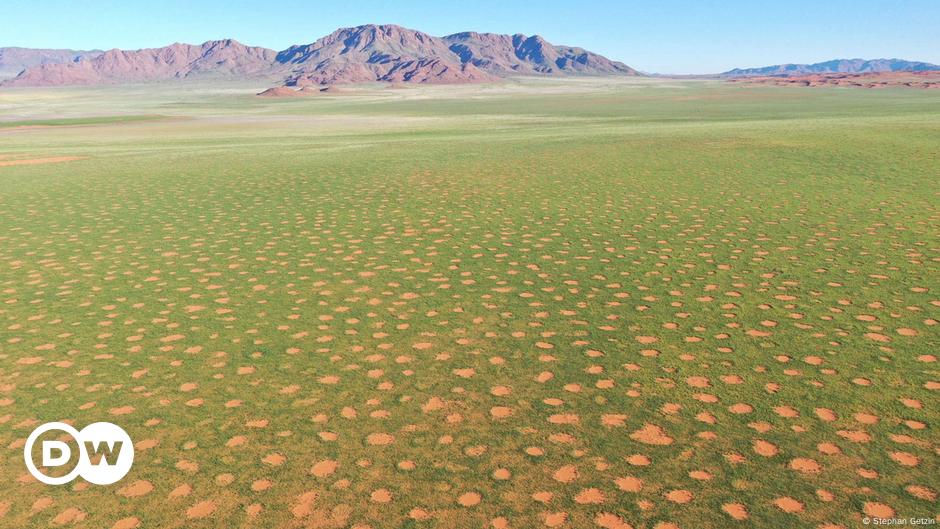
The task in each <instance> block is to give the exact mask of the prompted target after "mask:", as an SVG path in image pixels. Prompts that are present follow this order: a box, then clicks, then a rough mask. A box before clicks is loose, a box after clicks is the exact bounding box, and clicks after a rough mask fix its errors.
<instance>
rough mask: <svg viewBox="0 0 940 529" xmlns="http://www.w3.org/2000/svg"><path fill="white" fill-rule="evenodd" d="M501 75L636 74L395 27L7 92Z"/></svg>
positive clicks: (101, 72)
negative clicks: (232, 80) (201, 81)
mask: <svg viewBox="0 0 940 529" xmlns="http://www.w3.org/2000/svg"><path fill="white" fill-rule="evenodd" d="M509 75H559V76H561V75H639V74H638V73H637V72H636V70H633V69H632V68H630V67H629V66H627V65H625V64H623V63H620V62H616V61H612V60H610V59H607V58H606V57H603V56H601V55H598V54H596V53H592V52H589V51H587V50H584V49H582V48H575V47H569V46H555V45H553V44H551V43H549V42H548V41H546V40H545V39H543V38H542V37H540V36H538V35H535V36H531V37H527V36H525V35H496V34H492V33H472V32H467V33H457V34H454V35H449V36H446V37H435V36H432V35H428V34H427V33H423V32H420V31H416V30H413V29H407V28H403V27H401V26H395V25H374V24H367V25H364V26H358V27H354V28H341V29H338V30H336V31H334V32H333V33H331V34H329V35H327V36H325V37H322V38H320V39H318V40H316V41H315V42H313V43H311V44H304V45H298V46H291V47H290V48H287V49H286V50H283V51H281V52H275V51H274V50H269V49H267V48H258V47H250V46H245V45H244V44H241V43H239V42H237V41H234V40H218V41H209V42H206V43H204V44H202V45H198V46H196V45H190V44H173V45H170V46H166V47H164V48H153V49H142V50H133V51H127V50H118V49H114V50H109V51H106V52H103V53H101V54H100V55H97V56H95V57H93V58H89V59H87V60H84V59H83V60H80V61H70V62H60V63H47V64H38V65H35V66H32V67H29V68H26V69H25V70H24V71H23V72H22V73H20V74H19V75H18V76H17V77H15V78H14V79H10V80H7V81H5V82H4V83H3V84H4V85H7V86H54V85H72V84H116V83H140V82H152V81H164V80H172V79H188V78H205V77H241V78H258V79H262V78H263V79H272V80H275V81H277V82H280V83H282V84H285V85H287V86H305V85H313V84H316V85H328V84H337V83H359V82H373V81H388V82H406V83H474V82H486V81H494V80H497V79H499V78H500V77H503V76H509Z"/></svg>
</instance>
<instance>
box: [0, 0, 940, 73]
mask: <svg viewBox="0 0 940 529" xmlns="http://www.w3.org/2000/svg"><path fill="white" fill-rule="evenodd" d="M366 23H393V24H399V25H402V26H405V27H409V28H413V29H418V30H421V31H424V32H427V33H430V34H432V35H446V34H449V33H455V32H458V31H466V30H474V31H480V32H484V31H488V32H495V33H525V34H533V33H538V34H540V35H542V36H544V37H545V38H546V39H548V40H549V41H550V42H552V43H554V44H568V45H575V46H581V47H584V48H587V49H589V50H591V51H596V52H598V53H601V54H604V55H607V56H608V57H610V58H612V59H616V60H620V61H623V62H625V63H627V64H628V65H630V66H633V67H634V68H637V69H640V70H642V71H645V72H659V73H713V72H719V71H724V70H728V69H731V68H734V67H752V66H764V65H768V64H777V63H783V62H818V61H822V60H828V59H834V58H856V57H861V58H866V59H871V58H882V57H887V58H892V57H896V58H902V59H910V60H920V61H927V62H933V63H940V0H893V1H891V0H882V1H879V0H778V1H770V0H724V1H718V0H659V1H655V0H650V1H645V2H639V1H631V0H620V1H617V0H598V1H588V0H581V1H578V0H567V1H564V2H557V1H554V0H541V1H536V2H527V1H513V0H503V1H497V0H465V1H463V2H453V1H443V0H438V1H433V0H415V1H410V2H404V1H399V2H392V1H380V0H352V1H348V2H347V1H344V0H332V1H329V2H320V1H300V0H278V1H274V2H266V1H264V0H226V1H216V0H160V1H158V2H157V1H153V2H144V1H140V2H134V1H127V0H124V1H117V0H86V1H77V0H39V1H35V0H34V1H23V0H2V2H0V28H2V29H0V46H25V47H37V48H38V47H42V48H73V49H89V48H102V49H108V48H131V49H135V48H145V47H157V46H164V45H167V44H170V43H172V42H188V43H201V42H204V41H206V40H210V39H218V38H234V39H237V40H239V41H242V42H244V43H246V44H251V45H257V46H266V47H269V48H274V49H283V48H286V47H287V46H289V45H291V44H306V43H310V42H313V41H314V40H316V39H317V38H319V37H321V36H323V35H325V34H327V33H330V32H332V31H333V30H335V29H336V28H338V27H343V26H355V25H360V24H366Z"/></svg>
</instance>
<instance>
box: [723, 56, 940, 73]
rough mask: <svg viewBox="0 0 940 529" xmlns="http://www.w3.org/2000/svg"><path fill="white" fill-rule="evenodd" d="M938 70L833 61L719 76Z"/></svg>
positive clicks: (913, 64)
mask: <svg viewBox="0 0 940 529" xmlns="http://www.w3.org/2000/svg"><path fill="white" fill-rule="evenodd" d="M931 70H940V65H936V64H930V63H926V62H915V61H905V60H902V59H872V60H866V59H835V60H831V61H825V62H817V63H814V64H775V65H773V66H764V67H761V68H735V69H734V70H729V71H727V72H724V73H723V74H721V75H725V76H729V77H737V76H747V75H761V76H767V75H778V76H780V75H808V74H821V73H878V72H925V71H931Z"/></svg>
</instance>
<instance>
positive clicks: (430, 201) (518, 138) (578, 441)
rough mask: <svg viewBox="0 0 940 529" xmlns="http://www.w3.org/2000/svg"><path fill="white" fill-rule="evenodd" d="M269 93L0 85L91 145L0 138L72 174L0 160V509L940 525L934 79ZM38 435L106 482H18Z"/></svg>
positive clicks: (7, 522)
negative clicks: (91, 459)
mask: <svg viewBox="0 0 940 529" xmlns="http://www.w3.org/2000/svg"><path fill="white" fill-rule="evenodd" d="M258 91H259V90H257V89H254V90H248V89H240V90H234V89H216V88H214V87H212V86H209V85H206V86H196V87H190V88H187V89H186V90H178V89H177V88H174V87H166V86H163V87H161V86H155V87H153V88H151V89H148V90H146V91H144V90H136V89H134V88H132V87H130V88H117V87H111V88H101V89H98V90H95V91H90V90H82V89H74V90H71V89H69V90H66V89H57V90H54V91H41V90H37V91H26V90H22V91H16V92H8V93H0V103H2V104H4V105H6V107H7V108H12V109H13V110H14V113H15V114H17V115H24V116H31V117H30V119H36V120H46V119H47V118H49V116H55V117H56V121H57V122H59V123H77V122H76V121H75V120H76V119H80V120H82V121H81V122H82V123H83V124H84V125H85V126H82V127H49V128H31V129H25V130H21V129H15V128H10V127H5V128H3V129H2V130H0V138H2V141H0V161H3V160H9V159H18V160H23V159H34V160H38V159H48V158H55V157H71V158H81V159H72V160H71V161H68V162H63V163H42V164H38V163H37V164H31V165H12V166H7V167H0V444H2V445H3V446H5V447H6V450H5V451H4V456H3V457H4V464H3V465H2V467H0V479H2V482H3V483H5V485H0V490H3V491H4V493H3V494H0V526H3V527H47V526H49V525H50V524H51V525H66V526H69V527H83V528H86V527H87V528H96V529H97V528H109V527H114V528H117V529H130V528H133V527H138V526H139V527H160V528H170V527H186V528H197V527H220V526H222V525H223V524H224V525H225V526H228V527H258V528H262V527H372V528H374V529H379V528H390V527H415V528H420V527H440V528H479V527H494V528H504V527H513V528H524V527H544V526H548V527H567V528H587V527H601V528H608V529H610V528H625V527H634V528H637V529H639V528H657V529H669V528H674V527H680V528H683V529H695V528H727V527H736V526H741V527H746V526H747V527H844V528H851V527H857V526H858V525H859V524H860V520H861V518H862V517H863V516H893V515H895V514H897V515H899V516H903V517H914V516H922V517H936V516H938V514H940V513H938V511H937V493H938V490H940V484H938V480H937V476H938V472H940V464H938V461H940V458H938V457H937V456H938V450H940V445H938V443H937V435H936V428H937V424H936V423H937V420H938V415H937V403H938V400H937V390H938V388H940V376H938V369H937V363H936V360H937V351H938V347H940V340H938V332H937V320H938V308H940V296H938V290H940V281H938V277H940V274H938V261H940V253H938V243H937V233H938V229H940V208H938V206H940V184H938V179H937V160H938V158H940V147H938V146H940V94H938V93H936V92H932V91H914V90H902V89H891V88H888V89H884V90H877V91H861V90H840V89H830V88H819V89H817V90H802V89H799V88H786V87H765V86H761V87H748V86H737V85H733V84H728V83H723V82H719V81H715V82H711V81H704V82H703V81H675V80H622V79H577V80H567V81H559V80H539V81H536V80H520V81H511V82H506V83H504V84H502V85H498V86H490V85H465V86H458V87H454V86H447V87H421V88H408V89H382V88H375V89H362V88H360V89H351V91H350V92H349V93H347V94H343V95H342V96H339V97H323V98H319V97H309V98H292V99H289V100H272V99H267V98H258V97H255V96H254V95H253V94H254V93H256V92H258ZM50 94H54V95H55V97H54V98H53V97H49V95H50ZM115 112H133V113H135V114H148V115H149V114H160V115H165V116H179V117H184V118H187V119H173V120H147V121H133V120H129V119H126V118H122V119H120V121H121V122H120V123H111V122H109V121H110V118H107V119H103V118H100V117H95V118H94V119H87V118H86V116H106V115H110V114H113V113H115ZM64 118H68V119H64ZM52 420H69V421H74V422H75V423H76V424H79V425H84V424H87V423H91V422H95V421H99V420H110V421H113V422H116V423H118V424H120V425H121V426H122V427H124V428H125V429H126V430H127V431H128V433H129V434H130V435H131V437H132V438H133V439H134V441H135V444H136V446H137V458H136V463H135V466H134V468H133V469H132V470H131V473H130V474H129V475H128V476H127V477H126V478H125V480H124V481H122V482H120V483H118V484H117V485H114V486H110V487H99V486H86V487H83V486H81V485H76V486H69V487H47V486H43V485H40V484H38V483H35V482H30V481H29V479H28V477H26V478H24V476H27V474H26V471H25V469H24V468H23V464H22V454H21V450H22V444H23V442H24V439H25V437H26V436H27V435H28V433H29V431H30V430H31V429H32V428H33V427H34V426H35V424H37V423H38V422H46V421H52Z"/></svg>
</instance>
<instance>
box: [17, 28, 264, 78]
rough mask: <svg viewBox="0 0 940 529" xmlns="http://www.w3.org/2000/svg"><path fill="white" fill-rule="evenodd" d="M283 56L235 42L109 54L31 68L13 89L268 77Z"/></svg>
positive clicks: (217, 41)
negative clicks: (191, 79) (207, 77)
mask: <svg viewBox="0 0 940 529" xmlns="http://www.w3.org/2000/svg"><path fill="white" fill-rule="evenodd" d="M276 55H277V52H275V51H274V50H269V49H267V48H258V47H251V46H245V45H244V44H242V43H240V42H238V41H235V40H231V39H229V40H212V41H209V42H205V43H203V44H201V45H199V46H194V45H192V44H179V43H176V44H171V45H170V46H166V47H163V48H149V49H142V50H133V51H126V50H118V49H113V50H108V51H106V52H103V53H101V54H100V55H98V56H96V57H94V58H91V59H88V60H81V61H73V62H67V63H49V64H41V65H39V66H34V67H32V68H27V69H26V70H24V71H23V72H22V73H20V74H19V75H18V76H16V77H15V78H13V79H10V80H8V81H6V82H5V83H4V84H5V85H9V86H58V85H91V84H119V83H140V82H151V81H162V80H168V79H184V78H189V77H193V76H199V75H202V76H225V77H234V76H245V77H248V76H254V75H259V74H261V73H263V72H266V71H267V70H268V69H269V68H270V65H271V63H272V61H274V59H275V57H276Z"/></svg>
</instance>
